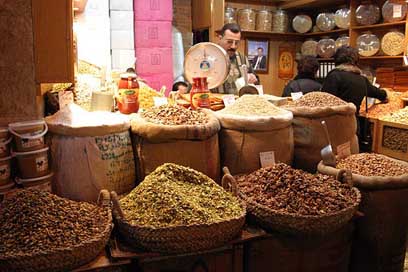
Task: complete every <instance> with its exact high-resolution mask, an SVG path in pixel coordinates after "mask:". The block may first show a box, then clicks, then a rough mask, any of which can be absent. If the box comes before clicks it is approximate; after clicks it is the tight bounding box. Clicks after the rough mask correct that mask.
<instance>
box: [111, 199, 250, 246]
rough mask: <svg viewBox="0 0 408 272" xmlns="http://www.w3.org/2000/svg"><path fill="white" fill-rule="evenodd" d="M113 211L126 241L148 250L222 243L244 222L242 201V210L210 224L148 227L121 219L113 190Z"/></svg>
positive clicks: (122, 216)
mask: <svg viewBox="0 0 408 272" xmlns="http://www.w3.org/2000/svg"><path fill="white" fill-rule="evenodd" d="M111 198H112V201H113V205H114V209H113V215H114V219H115V222H116V226H117V230H118V233H119V234H120V235H121V237H122V238H123V239H124V240H125V241H126V242H127V243H128V244H129V245H132V246H135V247H139V248H143V249H146V250H149V251H154V252H162V253H170V254H175V253H186V252H196V251H202V250H207V249H211V248H215V247H219V246H222V245H225V243H227V242H228V241H230V240H232V239H233V238H234V237H236V236H237V235H238V234H239V233H240V231H241V229H242V227H243V225H244V223H245V205H244V203H242V206H243V213H242V214H241V215H240V216H238V217H236V218H232V219H230V220H225V221H221V222H217V223H213V224H201V225H187V226H175V227H167V228H152V227H145V226H136V225H131V224H130V223H129V222H128V221H127V220H126V219H124V215H123V212H122V210H121V208H120V205H119V201H118V198H117V195H116V193H115V192H112V193H111Z"/></svg>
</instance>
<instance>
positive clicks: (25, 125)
mask: <svg viewBox="0 0 408 272" xmlns="http://www.w3.org/2000/svg"><path fill="white" fill-rule="evenodd" d="M9 131H10V133H11V134H13V135H14V136H15V137H14V145H15V148H16V151H18V152H26V151H33V150H38V149H41V148H43V147H44V135H45V134H46V133H47V131H48V126H47V124H46V123H45V121H44V120H35V121H26V122H17V123H11V124H9Z"/></svg>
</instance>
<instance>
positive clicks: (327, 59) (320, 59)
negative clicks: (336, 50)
mask: <svg viewBox="0 0 408 272" xmlns="http://www.w3.org/2000/svg"><path fill="white" fill-rule="evenodd" d="M317 60H318V61H334V58H317Z"/></svg>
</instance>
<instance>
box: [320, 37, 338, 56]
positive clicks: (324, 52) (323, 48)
mask: <svg viewBox="0 0 408 272" xmlns="http://www.w3.org/2000/svg"><path fill="white" fill-rule="evenodd" d="M334 53H336V42H335V41H334V40H333V39H331V38H329V37H324V38H323V39H321V40H320V41H319V42H318V43H317V55H318V56H319V57H322V58H331V57H333V56H334Z"/></svg>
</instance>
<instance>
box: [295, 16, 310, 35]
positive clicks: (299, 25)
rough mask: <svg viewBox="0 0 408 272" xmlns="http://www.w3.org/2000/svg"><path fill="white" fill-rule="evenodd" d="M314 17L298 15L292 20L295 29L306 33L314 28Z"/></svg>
mask: <svg viewBox="0 0 408 272" xmlns="http://www.w3.org/2000/svg"><path fill="white" fill-rule="evenodd" d="M312 25H313V23H312V18H310V17H309V16H308V15H296V16H295V18H293V21H292V27H293V30H295V31H296V32H298V33H306V32H309V31H310V30H311V29H312Z"/></svg>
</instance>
